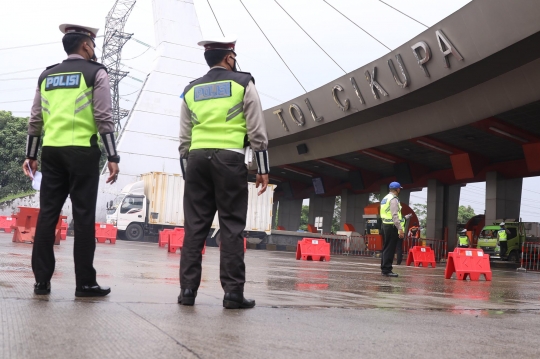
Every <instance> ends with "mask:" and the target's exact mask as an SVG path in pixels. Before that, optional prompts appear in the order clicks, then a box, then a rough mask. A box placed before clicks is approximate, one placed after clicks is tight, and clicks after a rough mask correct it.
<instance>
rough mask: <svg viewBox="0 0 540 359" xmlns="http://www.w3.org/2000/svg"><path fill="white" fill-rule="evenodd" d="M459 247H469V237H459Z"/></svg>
mask: <svg viewBox="0 0 540 359" xmlns="http://www.w3.org/2000/svg"><path fill="white" fill-rule="evenodd" d="M459 245H460V246H468V245H469V237H467V236H459Z"/></svg>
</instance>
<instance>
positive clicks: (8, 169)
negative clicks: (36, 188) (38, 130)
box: [0, 111, 32, 198]
mask: <svg viewBox="0 0 540 359" xmlns="http://www.w3.org/2000/svg"><path fill="white" fill-rule="evenodd" d="M27 123H28V118H22V117H14V116H13V115H12V113H11V112H8V111H0V198H3V197H7V196H12V195H14V194H17V193H21V192H28V191H31V190H32V184H31V181H30V180H29V179H28V178H27V177H26V176H25V175H24V172H23V171H22V164H23V162H24V159H25V155H26V148H25V147H26V134H27Z"/></svg>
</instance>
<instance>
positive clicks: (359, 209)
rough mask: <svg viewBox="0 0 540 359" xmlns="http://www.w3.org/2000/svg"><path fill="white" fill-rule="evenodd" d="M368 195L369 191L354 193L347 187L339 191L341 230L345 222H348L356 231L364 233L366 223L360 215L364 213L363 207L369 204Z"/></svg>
mask: <svg viewBox="0 0 540 359" xmlns="http://www.w3.org/2000/svg"><path fill="white" fill-rule="evenodd" d="M369 196H370V194H369V193H362V194H354V193H353V192H351V191H350V190H347V189H344V190H343V191H342V192H341V218H340V228H341V230H344V228H343V225H344V224H345V223H350V224H352V225H353V226H354V229H355V230H356V232H358V233H360V234H364V230H365V227H366V224H365V220H364V218H363V217H362V216H363V215H364V207H366V206H367V205H368V204H369Z"/></svg>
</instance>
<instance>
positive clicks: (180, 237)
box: [169, 228, 185, 253]
mask: <svg viewBox="0 0 540 359" xmlns="http://www.w3.org/2000/svg"><path fill="white" fill-rule="evenodd" d="M184 235H185V232H184V228H175V229H174V230H172V231H171V232H169V252H171V253H176V250H177V249H180V250H182V247H183V246H184Z"/></svg>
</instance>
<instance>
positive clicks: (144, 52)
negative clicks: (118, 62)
mask: <svg viewBox="0 0 540 359" xmlns="http://www.w3.org/2000/svg"><path fill="white" fill-rule="evenodd" d="M150 49H151V48H150V47H149V48H147V49H146V50H144V51H143V52H142V54H140V55H137V56H135V57H132V58H130V59H124V61H127V60H135V59H136V58H138V57H141V56H142V55H144V54H146V52H147V51H148V50H150Z"/></svg>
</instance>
